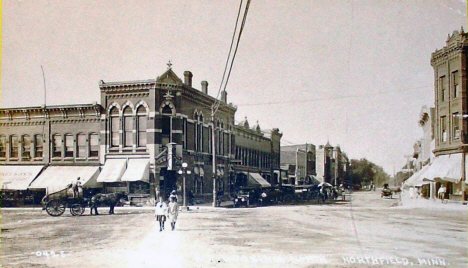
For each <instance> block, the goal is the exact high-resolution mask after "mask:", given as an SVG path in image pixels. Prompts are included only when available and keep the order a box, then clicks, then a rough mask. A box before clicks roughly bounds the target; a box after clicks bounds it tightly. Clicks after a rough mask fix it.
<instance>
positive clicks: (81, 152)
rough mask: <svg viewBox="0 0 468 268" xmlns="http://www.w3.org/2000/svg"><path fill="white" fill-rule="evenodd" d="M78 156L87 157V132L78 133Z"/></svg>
mask: <svg viewBox="0 0 468 268" xmlns="http://www.w3.org/2000/svg"><path fill="white" fill-rule="evenodd" d="M76 140H77V142H76V143H77V147H78V148H77V150H76V152H77V156H76V157H78V158H86V157H87V151H88V150H86V134H83V133H80V134H78V135H77V138H76Z"/></svg>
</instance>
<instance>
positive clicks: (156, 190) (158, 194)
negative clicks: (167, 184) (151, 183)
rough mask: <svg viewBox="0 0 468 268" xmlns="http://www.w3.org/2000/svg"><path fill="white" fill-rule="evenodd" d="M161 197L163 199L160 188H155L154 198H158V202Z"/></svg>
mask: <svg viewBox="0 0 468 268" xmlns="http://www.w3.org/2000/svg"><path fill="white" fill-rule="evenodd" d="M159 197H161V192H160V191H159V188H158V187H156V188H154V198H156V200H159Z"/></svg>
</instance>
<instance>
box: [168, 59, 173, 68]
mask: <svg viewBox="0 0 468 268" xmlns="http://www.w3.org/2000/svg"><path fill="white" fill-rule="evenodd" d="M167 69H168V70H170V69H172V63H171V61H170V60H169V61H168V62H167Z"/></svg>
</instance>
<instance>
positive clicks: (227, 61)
mask: <svg viewBox="0 0 468 268" xmlns="http://www.w3.org/2000/svg"><path fill="white" fill-rule="evenodd" d="M242 2H243V0H241V1H240V5H239V11H238V12H237V18H236V25H235V26H234V32H233V33H232V39H231V46H230V47H229V53H228V56H227V59H226V65H225V66H224V72H223V78H222V79H221V83H220V84H219V90H218V94H216V99H218V97H219V93H220V92H221V88H222V87H223V83H224V76H225V75H226V70H227V67H228V64H229V58H230V57H231V51H232V45H233V44H234V39H235V37H236V32H237V23H238V22H239V17H240V12H241V10H242Z"/></svg>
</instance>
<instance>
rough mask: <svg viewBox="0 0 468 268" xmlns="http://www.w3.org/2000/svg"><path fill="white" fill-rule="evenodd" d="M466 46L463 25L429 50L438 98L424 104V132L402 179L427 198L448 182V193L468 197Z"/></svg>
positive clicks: (422, 118) (406, 186)
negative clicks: (426, 104) (442, 44)
mask: <svg viewBox="0 0 468 268" xmlns="http://www.w3.org/2000/svg"><path fill="white" fill-rule="evenodd" d="M467 50H468V40H467V34H466V33H465V32H464V30H463V28H461V30H460V31H454V32H453V33H452V34H449V35H448V37H447V40H446V44H445V46H444V47H443V48H442V49H438V50H436V51H434V52H433V53H432V55H431V65H432V67H433V69H434V97H435V103H434V106H433V107H428V106H424V107H422V109H421V112H420V120H419V126H420V127H421V128H422V130H423V135H422V137H421V138H420V139H419V140H417V141H416V142H415V144H414V150H413V153H412V154H411V156H410V157H409V161H408V163H407V165H406V166H405V171H409V172H410V174H412V175H411V176H410V177H409V178H408V179H407V180H406V181H405V182H404V183H403V186H404V188H409V189H411V190H414V189H417V190H418V191H419V192H420V193H421V194H422V196H424V197H426V198H436V197H437V192H438V190H439V188H440V187H441V186H442V185H444V186H445V187H446V189H447V192H446V194H445V198H448V199H452V200H458V201H466V200H467V197H466V177H467V176H466V174H467V170H468V165H467V148H468V124H467V121H466V120H467V118H468V99H467V69H466V68H467Z"/></svg>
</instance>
